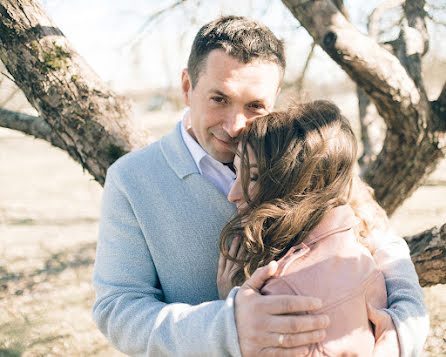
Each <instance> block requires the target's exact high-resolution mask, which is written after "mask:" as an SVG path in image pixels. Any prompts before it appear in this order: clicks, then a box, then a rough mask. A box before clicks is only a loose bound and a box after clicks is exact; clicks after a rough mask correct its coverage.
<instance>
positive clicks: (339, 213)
mask: <svg viewBox="0 0 446 357" xmlns="http://www.w3.org/2000/svg"><path fill="white" fill-rule="evenodd" d="M359 223H360V221H359V218H357V217H356V216H355V213H354V212H353V209H352V208H351V207H350V206H349V205H343V206H338V207H335V208H333V209H331V210H330V211H328V212H327V213H326V214H325V216H324V218H323V219H322V221H321V222H320V223H319V224H318V225H317V226H316V227H315V228H314V229H313V230H312V231H311V232H310V234H309V235H308V236H307V238H305V240H304V243H305V244H307V245H309V244H313V243H316V242H317V241H319V240H321V239H324V238H326V237H328V236H330V235H332V234H335V233H338V232H342V231H347V230H349V229H351V228H353V227H355V226H356V225H358V224H359Z"/></svg>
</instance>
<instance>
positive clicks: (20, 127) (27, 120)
mask: <svg viewBox="0 0 446 357" xmlns="http://www.w3.org/2000/svg"><path fill="white" fill-rule="evenodd" d="M0 127H3V128H8V129H13V130H17V131H20V132H22V133H25V134H28V135H32V136H34V137H35V138H37V139H43V140H46V141H48V142H50V143H51V144H52V145H54V146H56V147H58V148H60V149H63V150H67V147H66V145H65V143H64V142H63V140H61V138H60V137H59V136H58V135H57V134H56V133H55V132H54V131H53V130H51V127H50V126H49V125H48V124H47V123H46V122H45V121H44V120H43V119H42V118H40V117H35V116H32V115H27V114H23V113H17V112H13V111H10V110H7V109H3V108H0Z"/></svg>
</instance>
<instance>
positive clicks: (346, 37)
mask: <svg viewBox="0 0 446 357" xmlns="http://www.w3.org/2000/svg"><path fill="white" fill-rule="evenodd" d="M283 3H284V4H285V5H286V6H287V7H288V8H289V9H290V11H291V12H292V13H293V15H294V16H295V17H296V18H297V19H298V20H299V22H300V23H301V25H302V26H304V27H305V28H306V29H307V31H308V32H309V33H310V35H311V36H312V37H313V39H314V41H315V42H316V43H318V44H319V45H320V46H321V47H322V48H323V49H324V50H325V51H326V52H327V53H328V54H329V55H330V56H331V57H332V59H333V60H335V61H336V62H337V63H338V64H339V65H340V66H341V67H342V69H343V70H344V71H345V72H346V73H347V74H348V75H349V76H350V77H351V79H352V80H353V81H354V82H356V84H357V85H358V87H359V88H361V89H362V90H363V91H364V92H365V93H367V95H368V96H369V98H370V99H371V100H372V101H373V102H374V104H375V106H376V108H377V110H378V113H379V114H380V115H381V117H382V118H383V119H384V121H385V123H386V125H387V133H386V138H385V140H384V144H383V148H382V150H381V152H380V154H379V155H378V157H377V159H376V160H375V162H374V163H372V165H370V167H369V169H368V170H367V171H366V173H365V175H364V178H365V179H366V181H367V182H368V183H369V184H370V185H371V186H372V187H373V188H374V190H375V195H376V198H377V200H378V202H379V203H380V204H381V205H382V206H383V207H384V209H385V210H386V211H387V213H388V214H389V215H391V214H392V213H393V212H394V211H395V209H396V208H397V207H398V206H399V205H401V203H402V202H403V201H404V200H405V199H406V198H407V197H409V196H410V195H411V194H412V193H413V192H414V191H415V190H416V189H417V188H418V187H419V185H420V184H421V183H422V181H423V179H425V178H426V176H427V175H428V174H429V173H431V172H432V171H433V169H434V168H435V166H436V165H437V164H438V162H439V161H440V159H441V158H443V157H444V155H445V151H446V148H445V134H444V131H443V130H440V129H439V125H438V121H439V118H438V116H437V115H434V113H433V112H432V103H429V101H428V99H427V96H426V93H425V91H424V88H423V85H422V81H421V82H420V81H419V80H418V78H420V79H421V77H418V74H417V71H418V67H419V66H418V61H419V56H420V52H419V51H420V48H421V49H422V51H424V50H425V41H424V40H423V38H424V37H423V35H422V34H420V35H419V36H415V34H416V32H417V33H418V31H422V30H423V28H424V27H423V24H422V23H420V22H421V18H422V14H421V15H420V14H419V13H418V12H417V11H420V8H419V6H418V7H417V6H412V7H410V11H406V12H407V13H408V15H407V16H409V15H410V16H409V17H411V18H413V19H415V20H409V27H410V26H411V23H413V24H415V25H414V26H415V27H410V30H408V31H406V34H407V33H410V36H407V38H405V39H407V41H406V42H404V43H405V44H406V47H405V51H404V56H405V60H404V64H403V63H402V62H401V61H400V59H398V58H397V57H396V56H394V55H392V54H391V53H389V52H388V51H387V50H385V49H384V48H383V47H381V46H380V45H378V43H376V41H374V40H372V39H370V38H369V37H367V36H365V35H363V34H361V33H360V32H359V31H358V30H356V28H354V27H353V25H352V24H351V23H350V22H349V21H348V20H347V19H346V18H345V17H344V16H343V15H342V14H341V12H340V11H339V10H338V9H337V8H336V6H335V5H334V4H333V3H332V2H331V1H329V0H313V1H308V0H283ZM415 14H416V15H415ZM414 38H415V39H416V38H418V39H422V41H421V43H422V44H423V46H414V45H413V41H414ZM408 43H410V46H409V47H408V46H407V44H408ZM401 53H402V52H401ZM408 68H409V69H408ZM409 74H410V75H409ZM395 173H398V174H397V175H396V174H395Z"/></svg>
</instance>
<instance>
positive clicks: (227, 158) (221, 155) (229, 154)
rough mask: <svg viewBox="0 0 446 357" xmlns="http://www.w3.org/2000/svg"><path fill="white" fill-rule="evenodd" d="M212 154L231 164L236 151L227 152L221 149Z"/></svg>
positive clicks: (224, 162)
mask: <svg viewBox="0 0 446 357" xmlns="http://www.w3.org/2000/svg"><path fill="white" fill-rule="evenodd" d="M211 156H212V157H213V158H214V159H215V160H217V161H220V162H221V163H222V164H230V163H232V162H233V161H234V153H233V152H227V153H222V152H221V151H219V152H217V151H214V152H213V153H212V154H211Z"/></svg>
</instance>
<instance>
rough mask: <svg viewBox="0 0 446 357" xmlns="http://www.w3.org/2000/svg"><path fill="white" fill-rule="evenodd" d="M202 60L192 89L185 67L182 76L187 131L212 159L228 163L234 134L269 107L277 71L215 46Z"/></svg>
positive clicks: (266, 63) (272, 65)
mask: <svg viewBox="0 0 446 357" xmlns="http://www.w3.org/2000/svg"><path fill="white" fill-rule="evenodd" d="M205 62H206V63H204V66H203V69H202V70H201V72H200V75H199V78H198V82H197V83H196V85H195V88H193V89H192V84H191V81H190V77H189V73H188V72H187V70H184V71H183V75H182V89H183V97H184V101H185V104H186V105H188V106H189V107H190V111H189V115H190V118H189V119H190V124H191V130H190V134H191V135H192V136H193V137H194V139H195V140H196V141H197V142H198V143H199V144H200V145H201V147H202V148H203V149H204V150H205V151H206V152H207V153H208V154H210V155H211V156H212V157H213V158H214V159H216V160H218V161H221V162H232V160H233V158H234V151H233V150H234V148H235V146H236V139H237V136H238V135H239V134H240V132H241V130H242V129H243V128H244V127H245V125H246V123H247V122H248V121H249V120H252V119H254V118H256V117H258V116H262V115H265V114H267V113H268V112H270V111H271V110H272V108H273V106H274V102H275V100H276V97H277V94H278V91H279V84H280V77H281V74H280V70H279V67H278V65H277V64H275V63H273V62H269V61H254V62H251V63H246V64H245V63H241V62H239V61H238V60H236V59H235V58H233V57H231V56H230V55H228V54H226V53H225V52H224V51H222V50H218V49H217V50H213V51H211V52H210V53H209V55H208V57H207V59H206V61H205Z"/></svg>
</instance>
